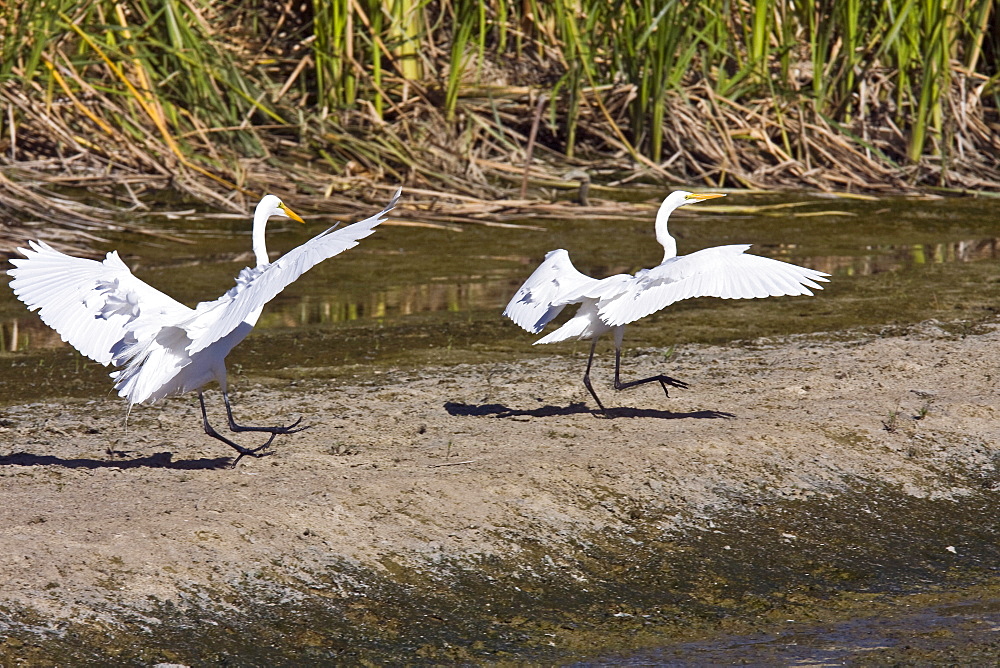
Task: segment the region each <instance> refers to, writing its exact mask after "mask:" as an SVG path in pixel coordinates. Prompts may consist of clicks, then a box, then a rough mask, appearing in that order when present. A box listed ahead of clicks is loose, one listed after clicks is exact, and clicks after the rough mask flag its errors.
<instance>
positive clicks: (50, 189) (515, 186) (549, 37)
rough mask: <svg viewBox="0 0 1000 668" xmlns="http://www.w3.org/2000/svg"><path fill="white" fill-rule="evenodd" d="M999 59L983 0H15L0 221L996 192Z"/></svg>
mask: <svg viewBox="0 0 1000 668" xmlns="http://www.w3.org/2000/svg"><path fill="white" fill-rule="evenodd" d="M998 56H1000V17H998V16H997V11H996V7H995V3H994V2H993V1H992V0H884V1H880V2H875V1H868V2H866V1H863V0H846V1H843V2H840V1H837V2H835V1H834V0H816V1H815V2H811V3H792V2H764V1H763V0H742V1H739V0H705V1H703V2H693V1H690V0H688V1H680V0H656V1H654V0H636V1H635V2H631V3H616V2H609V1H608V0H557V1H556V2H541V0H517V1H516V2H515V1H514V0H337V1H335V2H327V1H324V0H313V1H312V2H311V3H292V2H288V1H287V0H250V1H248V2H243V3H225V2H220V1H219V0H118V1H112V0H88V1H85V2H82V3H81V2H78V1H76V0H72V1H71V0H25V1H24V2H21V3H5V4H4V5H3V6H2V7H0V205H2V207H3V208H2V214H0V244H4V245H7V246H9V245H10V243H13V242H14V241H17V240H18V237H23V236H28V235H27V232H26V230H25V229H24V228H23V224H24V222H25V221H27V222H29V223H30V222H32V221H34V222H44V223H46V224H58V225H59V227H60V229H61V234H63V235H64V236H66V238H67V240H72V239H73V238H78V237H79V238H82V239H87V238H88V235H90V236H91V237H92V236H95V235H99V234H100V232H101V230H102V229H107V226H108V225H109V224H116V225H119V226H129V225H132V226H137V225H138V226H142V227H145V228H147V229H148V227H149V226H148V225H146V223H145V222H144V221H148V218H146V217H144V216H142V215H137V214H142V213H143V212H145V211H146V210H147V209H148V208H150V207H152V206H153V204H154V203H156V205H157V206H156V207H154V208H162V207H163V206H164V205H163V204H162V202H163V200H164V199H167V200H168V201H169V200H170V199H171V198H173V199H176V198H177V196H178V195H179V197H180V198H182V199H185V200H191V201H197V202H201V203H203V204H209V205H212V206H214V207H217V208H220V209H224V210H231V211H245V210H247V209H248V208H249V207H250V206H251V205H252V202H251V201H250V199H252V198H254V197H257V196H258V195H259V194H260V193H261V192H263V191H265V190H269V191H275V192H279V193H282V194H284V195H286V196H288V197H294V198H295V199H296V201H303V200H305V201H304V202H303V208H306V209H310V208H311V209H313V210H315V211H317V212H321V213H322V212H326V213H338V212H345V213H346V212H351V211H354V210H356V209H357V205H358V203H359V202H364V203H367V204H374V203H375V202H381V201H382V200H383V199H384V197H385V193H386V189H388V188H394V187H395V186H396V185H398V184H403V185H405V186H407V188H408V189H409V190H410V191H411V192H415V193H421V194H420V195H419V196H416V197H414V198H412V199H411V203H412V204H411V205H410V206H409V207H404V210H403V211H402V212H401V214H402V216H403V217H410V218H412V219H421V220H424V221H431V222H433V221H435V220H436V221H438V222H439V223H441V224H448V225H453V224H454V223H455V222H456V221H457V220H460V219H461V220H467V221H479V222H483V221H487V222H488V221H493V222H497V221H503V220H507V219H509V218H510V217H511V216H512V215H515V214H516V215H523V214H525V213H537V212H539V211H544V212H545V215H577V214H576V212H575V209H574V208H573V207H574V206H577V205H571V204H570V205H551V206H544V207H539V205H538V202H539V201H540V200H556V199H560V198H561V197H563V196H564V195H561V194H560V193H561V192H563V191H576V190H578V189H579V188H580V185H581V182H582V181H584V180H586V181H588V182H590V194H591V195H592V197H593V198H599V199H598V200H594V201H593V202H592V203H593V204H594V205H595V206H592V207H591V208H592V209H594V211H592V213H595V214H596V213H598V212H603V213H608V214H609V215H615V214H616V212H618V213H621V212H627V211H628V209H629V205H627V204H623V203H616V202H614V201H611V200H614V199H615V198H616V194H617V191H616V189H618V188H623V187H626V186H629V185H634V184H638V183H645V184H656V185H657V186H658V187H659V188H660V189H661V190H662V189H663V188H664V187H665V186H666V185H667V184H687V185H689V186H691V187H695V186H701V187H704V186H711V187H720V188H757V189H765V188H766V189H773V188H803V187H805V188H815V189H820V190H824V191H830V192H871V191H883V192H884V191H893V192H900V191H902V192H938V193H950V192H978V193H985V194H989V193H994V194H995V193H996V192H997V191H998V190H1000V73H998V72H1000V68H998ZM580 170H584V172H585V175H584V176H582V177H581V176H580V174H581V171H580ZM567 173H573V174H575V175H576V176H571V177H567V176H566V175H567ZM80 189H84V190H83V191H81V190H80ZM81 193H83V194H85V195H86V199H87V205H86V206H83V205H80V204H77V203H74V202H75V200H77V199H80V197H79V195H80V194H81ZM165 193H166V194H165ZM565 196H566V197H569V195H565ZM588 203H591V202H590V201H588ZM595 207H596V208H595ZM128 221H132V222H128ZM136 221H138V222H136Z"/></svg>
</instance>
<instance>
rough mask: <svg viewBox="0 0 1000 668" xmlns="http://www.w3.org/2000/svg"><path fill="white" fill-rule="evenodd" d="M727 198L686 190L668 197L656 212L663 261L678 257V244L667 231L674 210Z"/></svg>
mask: <svg viewBox="0 0 1000 668" xmlns="http://www.w3.org/2000/svg"><path fill="white" fill-rule="evenodd" d="M716 197H725V194H723V193H691V192H688V191H686V190H675V191H674V192H672V193H670V194H669V195H667V197H666V199H664V200H663V204H661V205H660V210H659V211H657V212H656V240H657V241H659V242H660V245H661V246H663V260H664V261H666V260H669V259H670V258H672V257H677V242H676V241H674V238H673V237H672V236H670V233H669V232H668V231H667V219H668V218H669V217H670V214H671V213H672V212H673V211H674V209H679V208H681V207H682V206H687V205H688V204H697V203H698V202H704V201H705V200H707V199H715V198H716Z"/></svg>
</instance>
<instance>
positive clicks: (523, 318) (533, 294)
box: [503, 248, 599, 334]
mask: <svg viewBox="0 0 1000 668" xmlns="http://www.w3.org/2000/svg"><path fill="white" fill-rule="evenodd" d="M598 282H599V281H598V280H597V279H595V278H591V277H590V276H587V275H586V274H584V273H581V272H580V271H578V270H577V268H576V267H574V266H573V263H572V262H571V261H570V259H569V253H567V252H566V251H565V250H563V249H561V248H560V249H557V250H554V251H549V252H548V253H546V254H545V259H544V260H543V261H542V263H541V264H540V265H538V268H537V269H535V271H534V272H533V273H532V274H531V276H529V277H528V280H526V281H525V282H524V284H523V285H522V286H521V287H520V288H519V289H518V291H517V292H516V293H515V294H514V296H513V297H512V298H511V300H510V303H508V304H507V308H506V309H504V312H503V314H504V315H505V316H507V317H508V318H510V319H511V320H513V321H514V323H516V324H517V325H518V326H519V327H521V328H522V329H525V330H527V331H529V332H531V333H532V334H537V333H538V332H540V331H542V329H543V328H544V327H545V325H547V324H548V323H549V322H550V321H551V320H552V319H553V318H555V317H556V316H557V315H559V313H560V312H561V311H562V310H563V308H565V307H566V305H568V304H573V303H576V302H577V301H579V300H580V292H581V291H585V290H586V288H588V287H592V286H593V285H595V284H597V283H598Z"/></svg>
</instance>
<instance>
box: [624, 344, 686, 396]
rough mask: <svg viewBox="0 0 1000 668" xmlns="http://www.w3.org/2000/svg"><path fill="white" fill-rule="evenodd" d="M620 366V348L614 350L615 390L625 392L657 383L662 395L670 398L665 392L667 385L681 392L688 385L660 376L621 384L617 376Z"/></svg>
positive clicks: (668, 393)
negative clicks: (631, 388) (637, 386)
mask: <svg viewBox="0 0 1000 668" xmlns="http://www.w3.org/2000/svg"><path fill="white" fill-rule="evenodd" d="M621 366H622V351H621V348H615V389H616V390H627V389H628V388H630V387H635V386H636V385H645V384H646V383H659V384H660V387H662V388H663V393H664V394H665V395H667V396H668V397H669V396H670V392H669V391H667V385H669V386H670V387H676V388H678V389H681V390H686V389H687V387H688V384H687V383H685V382H684V381H683V380H677V379H676V378H671V377H670V376H664V375H662V374H660V375H656V376H650V377H649V378H640V379H639V380H631V381H629V382H627V383H623V382H622V381H621V378H620V376H619V374H620V372H621Z"/></svg>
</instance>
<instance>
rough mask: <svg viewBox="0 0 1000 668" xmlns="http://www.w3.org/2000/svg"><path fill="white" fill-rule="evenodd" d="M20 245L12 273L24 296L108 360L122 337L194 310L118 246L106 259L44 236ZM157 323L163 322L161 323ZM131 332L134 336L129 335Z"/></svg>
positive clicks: (90, 353)
mask: <svg viewBox="0 0 1000 668" xmlns="http://www.w3.org/2000/svg"><path fill="white" fill-rule="evenodd" d="M28 245H29V246H30V248H28V249H26V248H19V249H18V250H19V251H20V252H21V254H22V255H24V256H25V257H24V259H21V258H18V259H13V260H11V263H12V264H13V265H14V266H15V268H14V269H11V270H10V271H8V272H7V273H8V274H10V275H11V276H13V277H14V280H12V281H11V283H10V286H11V288H12V289H13V290H14V294H15V295H17V297H18V299H20V300H21V301H22V302H24V303H25V304H26V305H27V306H28V308H29V309H30V310H32V311H34V310H38V314H39V316H41V318H42V321H43V322H44V323H45V324H47V325H48V326H49V327H51V328H52V329H54V330H56V331H57V332H59V335H60V336H61V337H62V339H63V340H64V341H66V342H67V343H69V344H70V345H72V346H73V347H74V348H76V349H77V350H79V351H80V352H81V353H83V354H84V355H86V356H87V357H89V358H90V359H92V360H94V361H97V362H100V363H101V364H104V365H105V366H106V365H108V364H110V363H111V361H112V359H113V358H114V356H115V354H114V352H113V349H114V348H115V347H116V345H117V344H119V343H120V342H121V341H122V340H124V339H126V338H129V339H133V338H143V337H144V335H145V334H146V332H145V331H140V330H144V329H145V328H146V327H151V326H152V327H158V326H162V325H163V324H165V323H169V322H177V321H179V320H182V319H184V318H185V317H188V316H190V315H191V314H192V313H194V311H192V310H191V309H189V308H188V307H187V306H184V305H183V304H181V303H179V302H177V301H175V300H174V299H172V298H170V297H168V296H167V295H165V294H163V293H162V292H160V291H159V290H157V289H156V288H153V287H151V286H149V285H147V284H146V283H143V282H142V281H141V280H139V279H138V278H136V277H135V276H133V275H132V272H131V271H129V268H128V267H127V266H125V263H124V262H122V260H121V258H120V257H118V253H117V252H112V253H108V255H107V257H106V258H105V259H104V261H103V262H98V261H96V260H88V259H86V258H79V257H71V256H69V255H65V254H63V253H60V252H59V251H57V250H55V249H54V248H52V247H51V246H49V245H48V244H46V243H45V242H42V241H30V242H28ZM155 323H159V324H158V325H157V324H155ZM129 335H131V336H129Z"/></svg>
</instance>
